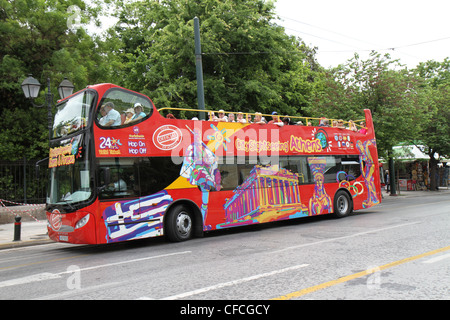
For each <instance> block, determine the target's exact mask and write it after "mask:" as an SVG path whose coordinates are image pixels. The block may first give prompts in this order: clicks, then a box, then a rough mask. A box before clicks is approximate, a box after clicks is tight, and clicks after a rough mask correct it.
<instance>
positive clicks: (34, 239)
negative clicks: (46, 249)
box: [0, 188, 450, 250]
mask: <svg viewBox="0 0 450 320" xmlns="http://www.w3.org/2000/svg"><path fill="white" fill-rule="evenodd" d="M382 192H383V200H382V202H391V201H398V200H399V199H404V198H409V197H426V196H434V195H439V196H442V197H447V198H449V199H450V189H446V188H444V189H443V188H441V189H440V190H439V191H436V192H431V191H400V194H398V195H397V196H390V195H389V194H387V193H386V191H384V190H382ZM13 239H14V223H6V224H0V250H2V249H7V248H15V247H22V246H31V245H37V244H44V243H52V242H53V241H52V240H50V239H49V237H48V235H47V221H46V220H45V219H41V220H39V221H25V222H22V223H21V235H20V239H21V240H20V241H13Z"/></svg>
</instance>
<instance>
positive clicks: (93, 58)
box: [0, 0, 450, 160]
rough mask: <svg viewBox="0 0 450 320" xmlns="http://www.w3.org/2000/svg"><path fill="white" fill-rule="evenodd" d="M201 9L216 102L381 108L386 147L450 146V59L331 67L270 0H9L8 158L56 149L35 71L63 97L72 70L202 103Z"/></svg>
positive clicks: (208, 87) (433, 149)
mask: <svg viewBox="0 0 450 320" xmlns="http://www.w3.org/2000/svg"><path fill="white" fill-rule="evenodd" d="M73 6H76V7H75V8H78V9H79V11H78V12H77V14H75V12H74V11H73V10H71V8H72V9H73V8H74V7H73ZM108 12H112V16H113V18H115V19H117V23H116V24H115V25H114V26H113V27H111V28H110V29H108V30H107V31H106V32H105V33H104V34H102V35H93V34H89V33H88V32H87V31H86V30H87V24H88V23H90V22H92V21H94V22H96V23H97V24H98V23H99V18H100V17H101V16H105V15H107V14H108ZM194 17H198V18H199V20H200V29H201V30H200V33H201V44H202V60H203V73H204V76H203V77H204V89H205V102H206V107H207V108H211V109H215V110H218V109H224V110H229V111H249V112H255V111H260V112H263V113H271V112H272V111H273V110H276V111H278V112H279V113H280V114H290V115H303V116H310V117H311V116H312V117H321V116H326V117H329V118H342V119H344V120H349V119H353V120H355V119H360V118H361V116H362V114H363V109H364V108H369V109H370V110H371V111H372V114H373V118H374V123H375V127H376V134H377V144H378V149H379V151H380V152H379V153H380V155H384V154H385V151H388V150H391V149H392V146H394V145H396V144H398V143H400V142H411V141H414V142H418V141H420V142H421V143H423V144H426V145H427V146H428V147H429V154H430V155H433V154H437V153H438V154H440V155H441V156H449V155H450V147H449V145H450V133H449V126H450V125H449V123H450V121H449V119H450V115H449V107H448V105H449V100H450V71H449V70H450V67H449V65H450V61H449V59H445V60H444V61H443V62H436V61H428V62H424V63H421V64H420V65H419V66H418V67H417V68H416V69H414V70H408V69H407V68H406V67H404V66H402V65H401V64H400V62H399V61H397V60H392V59H391V58H390V57H389V56H388V55H381V54H379V53H376V52H373V53H372V54H371V55H370V57H369V58H368V59H366V60H362V59H361V58H360V57H359V56H358V55H356V54H355V56H354V57H353V58H352V59H351V60H349V61H347V62H346V63H344V64H342V65H340V66H338V67H336V68H333V69H329V70H324V69H323V68H322V67H321V66H320V65H319V64H318V63H317V61H316V59H315V50H316V49H315V48H310V47H308V46H306V45H305V44H304V43H303V42H302V40H301V39H298V38H294V37H292V36H288V35H287V34H286V33H285V30H284V29H283V28H282V27H280V26H279V25H277V24H276V23H275V13H274V4H273V3H272V2H271V1H264V0H220V1H219V0H203V1H195V0H159V1H154V0H139V1H130V0H89V1H87V0H0V40H1V43H2V47H1V48H0V119H1V120H0V126H1V127H2V130H1V131H0V159H12V160H13V159H18V158H22V157H23V156H24V155H25V156H27V157H28V158H44V157H46V156H47V154H48V141H47V137H48V131H47V110H46V108H40V109H36V108H34V107H33V106H32V105H31V104H30V102H29V101H26V100H25V98H24V96H23V93H22V90H21V88H20V83H21V82H22V81H23V79H25V77H26V76H27V75H28V74H33V76H34V77H35V78H37V79H38V80H39V81H40V83H41V84H45V83H46V79H47V78H50V79H51V87H52V93H53V95H54V97H55V98H54V100H56V97H57V91H56V88H57V86H58V84H59V83H60V82H61V81H62V80H63V78H64V77H67V78H68V79H70V80H71V81H72V82H73V83H74V85H75V89H76V90H79V89H81V88H84V87H85V86H86V85H88V84H95V83H100V82H112V83H115V84H118V85H122V86H125V87H127V88H129V89H132V90H135V91H139V92H143V93H145V94H147V95H148V96H149V97H150V98H152V100H153V101H154V102H155V104H156V106H157V108H162V107H178V108H196V107H197V80H196V69H195V55H194V25H193V18H194ZM78 18H79V20H78ZM74 19H75V20H76V21H74ZM74 22H75V23H74ZM45 91H46V88H45V86H42V87H41V94H40V96H39V98H38V99H37V101H35V102H36V103H37V104H43V103H44V93H45ZM54 111H55V110H53V112H54Z"/></svg>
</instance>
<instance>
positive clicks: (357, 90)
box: [314, 52, 430, 154]
mask: <svg viewBox="0 0 450 320" xmlns="http://www.w3.org/2000/svg"><path fill="white" fill-rule="evenodd" d="M422 82H423V81H421V79H420V78H419V77H417V76H416V74H415V73H414V72H411V71H409V70H408V69H406V68H403V67H402V66H401V65H400V64H399V62H398V61H397V60H392V59H391V58H390V56H389V55H384V56H383V55H381V54H379V53H377V52H372V53H371V54H370V57H369V58H368V59H367V60H361V59H360V58H359V56H358V55H355V56H354V57H353V58H352V59H351V60H349V61H347V63H346V64H344V65H340V66H338V67H337V68H334V69H331V70H329V71H327V72H326V76H325V85H324V86H323V88H322V89H321V90H317V92H315V101H314V102H315V103H314V105H315V108H316V109H315V110H320V111H319V112H317V111H316V112H315V115H316V116H322V115H327V116H328V117H335V118H343V119H355V118H356V117H358V116H360V115H361V114H362V111H363V109H370V110H371V112H372V116H373V121H374V125H375V129H376V130H375V133H376V136H377V145H378V149H379V150H380V153H381V154H383V153H384V152H386V151H388V150H391V149H392V147H393V146H394V145H396V144H398V143H399V142H403V141H405V140H408V141H411V140H413V139H415V138H418V137H419V136H420V135H421V129H420V128H422V127H423V126H425V125H426V124H427V123H428V121H429V119H430V115H429V113H428V112H427V111H428V110H427V109H428V108H427V107H426V104H425V101H426V92H425V91H424V90H422Z"/></svg>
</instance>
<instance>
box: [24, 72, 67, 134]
mask: <svg viewBox="0 0 450 320" xmlns="http://www.w3.org/2000/svg"><path fill="white" fill-rule="evenodd" d="M21 86H22V90H23V93H24V94H25V98H27V99H30V100H31V104H32V105H33V106H35V107H36V108H42V107H43V106H45V105H47V112H48V139H49V141H50V139H51V138H52V127H53V125H52V122H53V119H52V103H53V94H52V92H51V91H50V78H47V93H46V94H45V103H44V104H43V105H40V106H38V105H36V104H34V102H33V100H34V99H36V98H37V96H38V94H39V89H40V88H41V84H40V83H39V81H37V80H36V79H35V78H33V77H32V76H31V74H30V75H28V78H26V79H25V80H23V82H22V84H21ZM73 89H74V86H73V84H72V83H71V82H70V81H69V80H67V78H64V80H63V81H62V82H61V83H60V85H59V86H58V93H59V95H60V97H61V99H64V98H66V97H68V96H70V95H71V94H72V92H73Z"/></svg>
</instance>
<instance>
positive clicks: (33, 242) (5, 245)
mask: <svg viewBox="0 0 450 320" xmlns="http://www.w3.org/2000/svg"><path fill="white" fill-rule="evenodd" d="M54 242H55V241H53V240H51V239H39V240H20V241H15V242H8V243H0V250H4V249H13V248H21V247H29V246H35V245H39V244H47V243H54Z"/></svg>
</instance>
